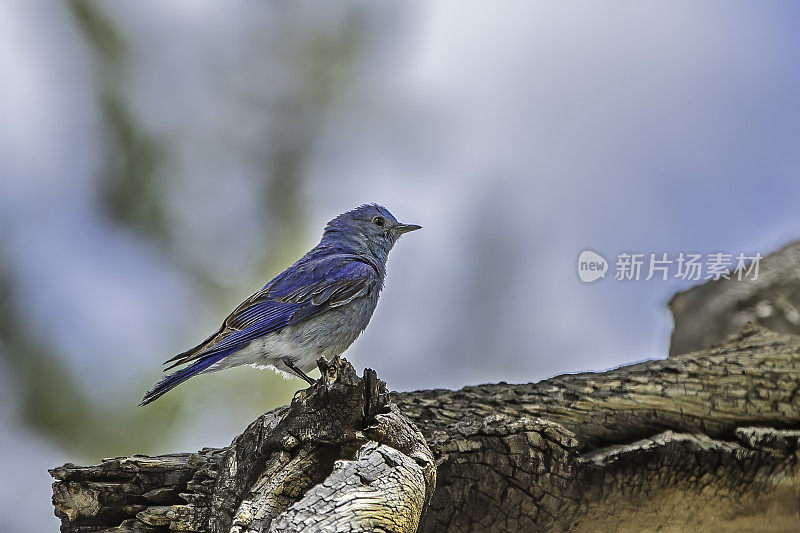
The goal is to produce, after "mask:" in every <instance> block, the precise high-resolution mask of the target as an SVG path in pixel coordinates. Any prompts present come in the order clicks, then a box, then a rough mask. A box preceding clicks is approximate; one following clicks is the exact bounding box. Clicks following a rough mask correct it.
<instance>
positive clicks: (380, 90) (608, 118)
mask: <svg viewBox="0 0 800 533" xmlns="http://www.w3.org/2000/svg"><path fill="white" fill-rule="evenodd" d="M798 15H800V8H798V7H797V5H796V4H793V3H790V2H785V3H780V2H773V3H769V4H764V3H744V2H689V1H686V2H675V1H673V2H669V3H666V2H664V3H661V4H658V5H657V4H650V3H648V4H646V5H645V4H643V3H640V2H633V1H630V2H617V3H613V4H608V3H603V4H598V3H583V4H571V5H569V6H567V5H566V4H562V3H533V2H518V3H515V2H508V3H495V2H493V3H485V2H482V3H478V2H474V3H473V2H457V1H447V2H445V1H435V2H430V1H428V2H423V1H419V2H403V3H373V2H356V1H348V2H336V3H331V4H326V3H306V2H255V1H250V2H210V1H196V0H195V1H188V0H171V1H159V2H152V1H151V2H141V1H137V2H134V1H132V0H125V1H117V2H101V1H99V0H70V1H66V2H47V1H44V0H27V1H22V0H20V1H16V2H14V1H12V2H4V3H3V4H2V5H0V74H1V75H2V82H0V116H2V122H1V123H0V224H1V225H2V232H0V310H1V311H0V313H2V321H1V322H0V424H2V427H1V428H0V430H1V431H0V472H2V473H3V476H4V477H6V478H13V479H15V483H14V484H9V483H3V484H0V531H4V532H5V531H9V532H11V531H54V530H56V528H57V527H58V522H57V520H56V519H55V518H54V517H53V513H52V507H51V505H50V478H49V476H48V474H47V472H46V469H47V468H49V467H53V466H56V465H58V464H61V463H63V462H65V461H72V462H80V463H92V462H96V461H98V460H100V459H101V458H103V457H112V456H118V455H124V454H131V453H135V452H138V453H147V454H157V453H166V452H174V451H193V450H197V449H199V448H201V447H203V446H224V445H226V444H227V443H229V442H230V440H231V439H232V438H233V437H234V436H235V435H236V434H237V433H239V432H240V431H241V429H243V428H244V426H245V425H246V424H247V423H248V422H250V421H251V420H252V419H254V418H255V417H257V416H258V415H259V414H260V413H262V412H263V411H265V410H268V409H271V408H273V407H275V406H277V405H280V404H284V403H287V402H288V401H290V399H291V397H292V394H293V392H294V391H295V390H297V389H298V388H300V387H302V386H303V385H304V384H303V382H301V381H299V380H291V381H286V380H283V379H281V378H279V377H277V376H275V375H274V374H273V373H271V372H257V371H255V370H253V369H250V368H240V369H235V370H230V371H226V372H223V373H219V374H214V375H206V376H201V377H198V378H195V379H192V380H191V381H189V382H187V383H186V384H185V385H182V386H181V387H180V388H179V389H176V390H175V391H174V392H172V393H171V394H169V395H167V396H165V397H164V398H162V399H161V400H159V401H158V402H156V403H155V404H153V405H152V406H149V407H147V408H139V407H137V406H136V405H137V403H138V401H139V400H140V398H141V396H142V393H143V392H144V391H145V390H146V389H147V388H148V387H149V386H150V385H151V384H152V383H153V382H154V381H156V380H157V379H158V378H159V370H160V364H161V362H162V361H164V360H166V359H168V358H169V357H171V356H172V355H173V354H175V353H177V352H180V351H183V350H184V349H186V348H188V347H190V346H192V345H194V344H196V343H197V342H198V341H200V340H202V338H204V337H205V336H206V335H207V334H209V333H210V332H212V331H214V330H215V329H216V328H217V327H218V325H219V323H220V322H221V320H222V319H223V318H224V316H225V315H226V314H227V313H228V312H229V311H230V310H231V309H232V308H233V307H234V306H235V305H236V304H238V303H239V302H240V301H241V300H242V299H243V298H245V297H246V296H248V295H249V294H251V293H252V292H253V291H254V290H256V289H258V288H260V286H261V285H262V284H263V283H264V282H266V281H267V280H269V279H270V278H271V277H272V276H273V275H274V274H276V273H277V272H279V271H280V270H282V269H283V268H284V267H285V266H287V265H288V264H290V263H291V262H292V261H294V260H295V259H296V258H297V257H299V256H300V255H301V254H302V253H304V252H305V251H306V250H307V249H308V248H310V247H311V246H313V245H314V244H315V243H316V242H317V240H318V239H319V237H320V234H321V230H322V228H323V226H324V224H325V222H326V221H327V220H329V219H330V218H332V217H334V216H335V215H337V214H338V213H340V212H342V211H345V210H347V209H350V208H352V207H354V206H356V205H358V204H361V203H364V202H378V203H382V204H384V205H386V206H387V207H388V208H389V209H390V210H391V211H392V212H393V213H394V214H395V215H396V216H397V217H398V218H399V219H400V220H403V221H406V222H410V223H417V224H421V225H423V226H424V229H423V230H422V231H420V232H417V233H413V234H411V235H409V236H407V237H405V238H403V239H402V241H401V242H400V243H399V244H398V246H397V247H396V248H395V250H394V251H393V252H392V257H391V259H390V261H389V276H388V280H387V284H386V288H385V290H384V293H383V296H382V299H381V303H380V305H379V306H378V310H377V312H376V314H375V316H374V318H373V320H372V324H371V325H370V327H369V328H368V329H367V331H366V332H365V333H364V335H362V337H361V338H360V339H359V340H358V341H357V342H356V343H355V344H354V345H353V346H352V347H351V349H350V350H349V351H348V352H347V353H346V354H345V355H346V357H347V358H348V359H349V360H350V361H351V362H353V363H354V365H355V366H356V368H357V369H358V370H361V369H363V368H364V367H365V366H369V367H371V368H375V369H376V370H377V371H378V375H379V376H380V377H381V378H382V379H384V380H386V381H387V382H388V384H389V386H390V387H391V388H392V389H395V390H411V389H418V388H432V387H447V388H454V387H461V386H464V385H467V384H475V383H481V382H496V381H501V380H503V381H509V382H526V381H535V380H540V379H543V378H546V377H549V376H552V375H555V374H559V373H565V372H576V371H583V370H603V369H607V368H609V367H614V366H617V365H621V364H625V363H629V362H632V361H638V360H642V359H647V358H654V357H663V356H665V355H666V354H667V351H668V346H669V334H670V331H671V328H672V323H671V318H670V316H669V314H668V312H667V309H666V302H667V301H668V300H669V298H670V297H671V296H672V294H674V293H675V292H676V291H678V290H682V289H685V288H687V287H688V286H690V285H691V284H692V282H689V281H682V280H680V279H671V280H669V281H661V280H653V281H648V282H645V281H638V282H637V281H629V282H622V281H615V280H614V279H612V278H613V276H609V277H608V279H606V280H602V281H599V282H596V283H593V284H590V285H587V284H583V283H581V282H580V281H579V279H578V277H577V271H576V260H577V257H578V254H579V253H580V252H581V251H582V250H583V249H586V248H590V249H593V250H596V251H598V252H600V253H602V254H603V255H604V256H605V257H606V258H607V259H609V261H611V262H612V268H613V260H614V256H615V255H616V254H618V253H620V252H623V251H625V252H641V253H664V252H666V253H670V254H673V253H678V252H680V251H686V252H691V251H694V252H701V253H712V252H719V251H724V252H727V253H733V254H736V253H738V252H746V253H748V254H752V253H755V252H759V253H761V254H767V253H769V252H771V251H773V250H775V249H777V248H779V247H780V246H781V245H783V244H784V243H786V242H788V241H789V240H792V239H795V238H797V237H799V236H800V218H798V201H800V180H798V175H800V150H798V146H800V144H799V143H800V62H798V61H797V50H798V46H800V34H798V33H797V31H796V21H797V17H798ZM32 528H33V529H32Z"/></svg>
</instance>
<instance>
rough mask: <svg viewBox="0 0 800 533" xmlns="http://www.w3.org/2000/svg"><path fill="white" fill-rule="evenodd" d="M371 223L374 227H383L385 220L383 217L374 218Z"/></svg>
mask: <svg viewBox="0 0 800 533" xmlns="http://www.w3.org/2000/svg"><path fill="white" fill-rule="evenodd" d="M372 223H373V224H375V225H376V226H383V225H384V224H386V220H385V219H384V218H383V217H375V218H373V219H372Z"/></svg>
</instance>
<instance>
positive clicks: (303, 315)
mask: <svg viewBox="0 0 800 533" xmlns="http://www.w3.org/2000/svg"><path fill="white" fill-rule="evenodd" d="M379 284H380V281H379V277H378V275H377V272H376V271H375V269H374V267H373V266H372V265H370V264H368V263H366V262H363V261H360V260H357V259H354V258H352V257H347V256H345V257H342V256H332V257H330V258H327V259H324V260H317V261H314V262H313V264H309V265H298V264H296V265H295V266H293V267H291V268H289V269H287V270H285V271H284V272H282V273H281V274H279V275H278V276H276V277H275V279H273V280H272V281H271V282H269V283H268V284H266V285H265V286H264V288H262V289H261V290H260V291H258V292H257V293H255V294H253V295H252V296H250V297H249V298H248V299H247V300H245V301H244V302H242V304H241V305H239V307H237V308H236V309H235V310H234V311H233V312H232V313H231V314H230V315H229V316H228V317H227V318H226V319H225V322H224V323H223V324H222V327H221V328H220V329H219V331H217V333H215V334H214V335H212V336H211V337H209V338H208V339H206V340H205V341H203V342H202V343H200V344H199V345H198V346H196V347H195V348H193V349H191V350H189V351H187V352H184V353H182V354H178V355H176V356H175V357H173V358H172V359H170V360H169V361H167V363H172V365H171V366H169V367H168V368H167V370H169V369H170V368H173V367H175V366H179V365H182V364H186V363H189V362H192V364H191V365H190V366H188V367H186V368H184V369H182V370H179V371H177V372H174V373H173V374H170V375H168V376H166V377H165V378H164V379H162V380H161V381H160V382H159V383H157V384H156V385H155V386H154V387H153V389H152V390H151V391H149V392H148V393H147V394H146V395H145V398H144V400H143V402H142V403H143V404H146V403H149V402H151V401H153V400H155V399H156V398H158V397H159V396H161V395H162V394H164V393H165V392H167V391H168V390H170V389H172V388H173V387H175V386H177V385H179V384H180V383H182V382H184V381H186V380H187V379H189V378H190V377H192V376H194V375H196V374H199V373H201V372H203V371H206V370H208V368H209V367H210V366H211V365H213V364H214V363H216V362H218V361H220V360H222V359H224V358H225V357H227V356H228V355H231V354H232V353H235V352H236V351H238V350H240V349H242V348H244V347H245V346H247V345H248V344H249V343H250V342H251V341H252V340H254V339H257V338H259V337H263V336H264V335H269V334H270V333H275V332H277V331H280V330H282V329H283V328H285V327H286V326H289V325H293V324H297V323H300V322H302V321H304V320H307V319H308V318H310V317H312V316H314V315H317V314H319V313H322V312H324V311H326V310H328V309H331V308H333V307H338V306H341V305H344V304H346V303H348V302H351V301H353V300H354V299H356V298H360V297H363V296H366V295H368V294H370V291H373V290H379Z"/></svg>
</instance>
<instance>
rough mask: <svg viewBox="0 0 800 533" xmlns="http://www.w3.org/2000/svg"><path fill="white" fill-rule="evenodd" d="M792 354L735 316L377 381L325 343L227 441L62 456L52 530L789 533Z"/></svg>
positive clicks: (796, 424) (799, 430)
mask: <svg viewBox="0 0 800 533" xmlns="http://www.w3.org/2000/svg"><path fill="white" fill-rule="evenodd" d="M798 354H800V341H798V339H797V338H795V337H787V336H780V335H777V334H775V333H772V332H769V331H766V330H764V329H762V328H760V327H757V326H753V325H748V326H747V327H746V328H745V329H744V330H743V331H742V332H741V333H740V334H739V335H738V336H737V337H736V338H734V339H732V340H731V342H729V343H728V344H726V345H724V346H721V347H718V348H714V349H710V350H706V351H700V352H694V353H689V354H683V355H675V356H671V357H670V358H669V359H666V360H658V361H647V362H644V363H638V364H634V365H630V366H626V367H622V368H618V369H615V370H611V371H608V372H603V373H583V374H575V375H564V376H558V377H555V378H552V379H548V380H545V381H542V382H539V383H532V384H524V385H507V384H505V383H499V384H495V385H481V386H476V387H466V388H464V389H461V390H458V391H447V390H429V391H417V392H409V393H400V394H392V395H391V398H388V397H387V393H386V391H385V388H384V387H383V384H382V382H380V381H378V380H377V378H376V377H375V374H374V373H373V372H372V371H369V370H368V371H367V372H365V376H364V378H362V379H359V378H357V377H356V376H355V373H354V372H353V370H352V367H350V366H349V365H348V364H346V363H342V362H340V361H336V362H334V363H333V364H332V366H331V368H326V369H324V370H325V371H324V372H323V376H324V379H323V381H322V382H321V383H319V384H317V385H315V386H314V387H312V388H310V389H308V390H307V391H300V392H299V393H298V395H297V397H296V398H295V400H294V401H293V402H292V405H291V406H289V407H283V408H280V409H277V410H274V411H272V412H270V413H267V414H265V415H263V416H262V417H260V418H259V419H258V420H256V421H255V422H254V423H253V424H251V426H250V427H249V428H247V429H246V430H245V431H244V433H242V435H240V436H239V437H237V438H236V439H235V440H234V442H233V443H232V444H231V445H230V446H229V447H227V448H225V449H221V450H202V451H201V452H198V453H197V454H181V455H171V456H162V457H157V458H146V457H141V456H136V457H132V458H120V459H114V460H109V461H104V462H103V463H102V464H101V465H99V466H94V467H75V466H73V465H65V466H63V467H60V468H56V469H54V470H52V471H51V472H52V474H53V476H54V477H55V478H56V479H57V480H58V481H57V482H56V483H55V484H54V496H53V502H54V505H55V506H56V514H57V515H58V516H59V517H61V518H62V524H63V525H62V531H65V532H78V531H88V529H86V526H91V527H94V528H95V529H96V530H107V531H117V532H122V531H165V530H175V531H181V530H182V531H209V532H221V531H237V532H244V531H371V530H383V531H414V530H415V529H416V528H417V522H419V524H420V530H423V531H472V530H482V531H517V530H532V529H540V530H541V529H555V530H563V529H569V530H574V531H596V530H606V529H611V530H614V529H625V528H626V527H627V528H633V529H636V530H641V529H648V528H656V527H664V526H665V525H667V526H668V525H670V524H671V525H673V526H675V527H683V528H690V529H704V528H705V529H714V530H726V529H727V530H731V531H735V530H740V529H753V528H755V529H758V530H761V531H764V530H772V531H784V530H785V531H791V530H794V529H795V528H796V525H797V523H798V520H800V515H798V510H800V496H799V495H800V477H798V466H797V462H798V444H799V443H800V395H798V391H800V355H798ZM390 400H391V401H390ZM417 428H419V429H417ZM434 464H435V465H436V468H434V467H433V465H434ZM434 487H435V490H434ZM428 500H430V506H429V507H428V509H427V512H423V511H424V510H425V502H426V501H428ZM103 528H106V529H103ZM109 528H116V529H109ZM148 528H149V529H148ZM159 528H160V529H159ZM231 528H232V529H231ZM237 528H238V529H237ZM770 528H771V529H770Z"/></svg>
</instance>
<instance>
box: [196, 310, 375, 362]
mask: <svg viewBox="0 0 800 533" xmlns="http://www.w3.org/2000/svg"><path fill="white" fill-rule="evenodd" d="M370 303H371V302H370ZM375 303H377V302H375ZM374 309H375V305H366V306H365V305H357V306H343V307H341V308H335V309H331V310H329V311H327V312H325V313H324V314H321V315H318V316H316V317H313V318H311V319H310V320H306V321H305V322H302V323H301V324H297V325H293V326H289V327H286V328H284V329H283V330H281V331H279V332H277V333H273V334H271V335H267V336H266V337H262V338H260V339H255V340H253V341H252V342H251V343H250V344H248V345H247V346H246V347H244V348H242V349H241V350H239V351H238V352H235V353H233V354H231V355H229V356H228V357H226V358H225V359H223V360H222V361H220V362H219V363H218V365H214V367H212V368H211V369H210V371H216V370H222V369H224V368H230V367H234V366H240V365H251V366H254V367H256V368H259V369H263V368H273V369H275V370H278V371H281V372H283V373H287V374H289V375H294V374H293V373H292V372H290V371H289V369H288V368H287V367H286V365H285V364H284V363H283V359H284V358H286V357H288V358H290V359H291V360H292V363H293V364H294V365H295V366H297V367H298V368H299V369H300V370H302V371H304V372H309V371H311V370H313V369H315V368H316V367H317V360H318V359H319V358H320V357H325V358H326V359H330V358H332V357H334V356H336V355H340V354H341V353H342V352H344V351H345V350H346V349H347V348H348V347H349V346H350V345H351V344H352V343H353V341H355V340H356V338H357V337H358V335H359V334H360V333H361V332H362V331H363V330H364V328H365V327H366V326H367V324H368V323H369V319H370V318H371V316H372V312H373V311H374ZM287 377H288V376H287Z"/></svg>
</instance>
